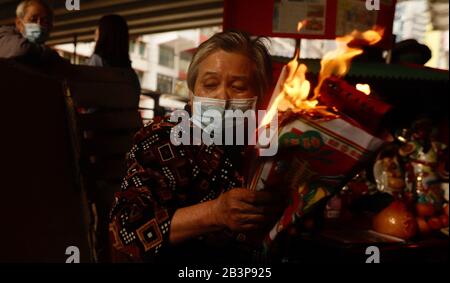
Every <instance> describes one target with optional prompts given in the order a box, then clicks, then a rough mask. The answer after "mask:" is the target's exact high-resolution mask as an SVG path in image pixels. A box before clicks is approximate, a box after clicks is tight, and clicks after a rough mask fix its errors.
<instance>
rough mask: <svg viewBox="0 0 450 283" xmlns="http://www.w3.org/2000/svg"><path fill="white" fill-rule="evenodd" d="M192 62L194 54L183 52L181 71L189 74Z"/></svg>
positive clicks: (181, 54) (181, 55)
mask: <svg viewBox="0 0 450 283" xmlns="http://www.w3.org/2000/svg"><path fill="white" fill-rule="evenodd" d="M191 60H192V54H191V53H189V52H181V53H180V71H183V72H185V73H187V70H188V69H189V64H190V63H191Z"/></svg>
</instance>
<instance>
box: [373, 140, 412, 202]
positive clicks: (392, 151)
mask: <svg viewBox="0 0 450 283" xmlns="http://www.w3.org/2000/svg"><path fill="white" fill-rule="evenodd" d="M373 175H374V178H375V181H376V183H377V188H378V190H379V191H381V192H386V193H389V194H391V195H392V196H394V198H396V199H399V198H402V197H403V194H404V189H405V181H404V173H403V169H402V166H401V165H400V162H399V156H398V146H397V145H395V144H389V145H388V146H386V147H385V148H384V149H383V150H382V151H381V152H380V153H379V154H378V157H377V161H376V162H375V164H374V168H373Z"/></svg>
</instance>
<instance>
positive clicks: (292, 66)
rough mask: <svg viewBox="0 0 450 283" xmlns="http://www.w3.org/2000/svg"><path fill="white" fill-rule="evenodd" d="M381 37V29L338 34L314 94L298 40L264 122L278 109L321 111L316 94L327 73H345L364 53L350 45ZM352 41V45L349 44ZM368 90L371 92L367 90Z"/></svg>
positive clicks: (335, 74) (329, 74)
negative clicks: (300, 61) (358, 56)
mask: <svg viewBox="0 0 450 283" xmlns="http://www.w3.org/2000/svg"><path fill="white" fill-rule="evenodd" d="M306 24H307V21H306V20H304V21H300V22H299V23H298V25H297V28H298V31H300V29H301V28H302V27H304V26H305V25H306ZM381 38H382V31H380V30H376V29H374V30H368V31H365V32H359V31H353V32H352V33H351V34H349V35H346V36H343V37H339V38H336V41H337V42H338V48H337V49H336V50H333V51H331V52H328V53H327V54H325V56H324V57H323V59H322V60H321V62H320V64H321V69H320V73H319V83H318V85H317V87H316V88H315V89H314V96H313V97H312V98H308V97H309V92H310V89H311V85H310V82H309V81H308V80H307V79H306V72H307V67H306V65H305V64H300V63H299V58H300V45H299V44H298V43H297V46H296V48H295V55H294V58H293V59H292V60H291V61H290V62H289V63H288V64H287V70H288V75H287V76H286V79H285V81H284V84H283V87H282V90H281V92H280V93H279V94H278V95H277V96H276V97H275V98H274V99H273V101H272V102H271V104H270V108H269V110H268V112H267V114H266V115H265V116H264V117H263V119H262V121H261V125H262V127H263V126H267V125H268V124H269V123H270V121H271V120H272V118H273V117H274V115H276V113H277V110H279V111H287V110H291V111H293V112H301V111H308V110H312V109H314V110H317V111H319V112H320V111H321V110H323V109H321V108H320V107H319V106H317V104H318V100H317V98H318V97H319V95H320V93H319V91H320V88H321V86H322V83H323V82H324V80H325V79H327V78H328V77H330V76H332V75H334V76H338V77H343V76H344V75H345V74H347V72H348V71H349V69H350V63H351V60H352V59H353V58H354V57H355V56H357V55H360V54H361V53H363V50H362V48H360V47H351V45H352V43H353V44H354V45H358V46H361V45H366V46H367V45H374V44H376V43H377V42H379V41H380V40H381ZM349 45H350V46H349ZM361 91H363V92H364V93H366V94H370V86H368V85H367V86H366V87H365V89H364V90H361ZM367 91H368V93H367Z"/></svg>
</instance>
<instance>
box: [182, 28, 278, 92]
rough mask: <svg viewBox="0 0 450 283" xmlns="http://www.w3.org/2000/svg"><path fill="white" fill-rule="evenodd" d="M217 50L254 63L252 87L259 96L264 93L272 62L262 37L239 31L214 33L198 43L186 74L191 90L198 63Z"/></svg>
mask: <svg viewBox="0 0 450 283" xmlns="http://www.w3.org/2000/svg"><path fill="white" fill-rule="evenodd" d="M219 50H223V51H226V52H233V53H240V54H243V55H245V56H247V57H248V58H249V59H250V60H251V61H252V62H253V63H254V64H255V69H254V74H255V77H254V78H252V80H253V83H254V87H256V89H255V91H257V93H258V96H259V97H262V96H263V95H264V94H266V92H267V90H268V89H269V87H270V84H271V81H272V63H271V58H270V55H269V52H268V50H267V47H266V46H265V44H264V42H263V38H261V37H257V38H251V37H250V35H249V34H247V33H244V32H240V31H224V32H220V33H216V34H215V35H213V36H212V37H211V38H210V39H208V40H207V41H205V42H203V43H202V44H200V46H199V47H198V49H197V51H196V52H195V54H194V56H193V57H192V60H191V64H190V65H189V70H188V74H187V84H188V87H189V89H190V90H191V91H192V92H194V87H195V82H196V80H197V76H198V72H199V66H200V63H201V62H202V61H203V60H204V59H205V58H206V57H208V56H209V55H211V54H212V53H214V52H216V51H219Z"/></svg>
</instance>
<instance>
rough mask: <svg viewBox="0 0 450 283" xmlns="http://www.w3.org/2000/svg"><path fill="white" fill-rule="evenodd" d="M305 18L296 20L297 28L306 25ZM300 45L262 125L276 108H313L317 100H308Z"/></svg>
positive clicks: (304, 66)
mask: <svg viewBox="0 0 450 283" xmlns="http://www.w3.org/2000/svg"><path fill="white" fill-rule="evenodd" d="M306 23H307V22H306V20H304V21H300V22H298V25H297V30H298V31H300V29H301V28H302V27H304V26H305V25H306ZM299 58H300V46H299V45H297V46H296V48H295V55H294V58H293V59H292V60H291V61H290V62H289V63H288V64H287V71H288V74H287V75H286V76H285V77H286V78H285V81H284V84H283V87H282V89H281V92H280V93H279V94H278V95H277V97H276V98H275V99H274V101H271V103H270V108H269V111H268V112H267V114H266V115H265V116H264V118H263V119H262V122H261V124H262V126H265V125H267V124H269V123H270V121H271V120H272V118H273V116H274V115H276V112H277V110H279V111H286V110H288V109H291V110H293V111H296V110H298V111H299V110H303V109H310V108H314V107H315V106H316V105H317V103H318V101H316V100H308V96H309V92H310V89H311V84H310V83H309V81H308V80H307V79H306V71H307V69H308V68H307V67H306V65H305V64H299V62H298V61H299Z"/></svg>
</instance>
